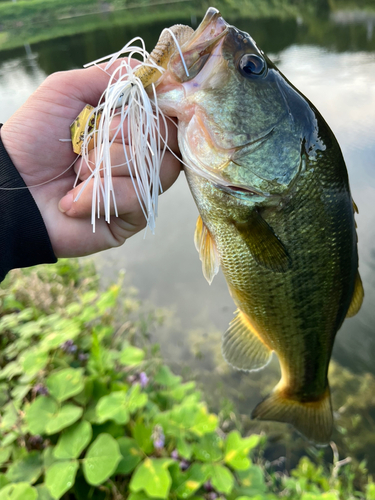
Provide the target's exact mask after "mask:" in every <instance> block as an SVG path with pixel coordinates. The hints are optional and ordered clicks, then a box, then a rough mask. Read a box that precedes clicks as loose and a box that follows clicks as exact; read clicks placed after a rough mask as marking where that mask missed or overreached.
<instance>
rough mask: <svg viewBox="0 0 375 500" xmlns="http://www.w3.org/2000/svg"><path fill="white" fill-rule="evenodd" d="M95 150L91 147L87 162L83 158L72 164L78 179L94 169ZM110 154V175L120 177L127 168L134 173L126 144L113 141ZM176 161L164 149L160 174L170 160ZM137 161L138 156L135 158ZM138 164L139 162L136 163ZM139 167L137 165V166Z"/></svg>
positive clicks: (131, 158)
mask: <svg viewBox="0 0 375 500" xmlns="http://www.w3.org/2000/svg"><path fill="white" fill-rule="evenodd" d="M97 152H98V151H97V150H95V149H93V150H91V151H90V153H89V159H88V162H86V161H85V160H84V159H83V158H81V159H79V160H78V161H77V162H76V163H75V165H74V171H75V173H76V174H77V175H78V178H79V180H81V181H85V180H86V179H88V178H89V177H90V176H91V175H92V172H93V171H94V170H95V163H96V158H95V155H96V154H97ZM110 155H111V166H112V167H111V174H112V177H121V176H129V175H130V174H129V170H130V169H131V171H132V172H133V173H134V162H133V157H132V152H131V151H130V149H129V147H128V146H123V145H122V144H117V143H113V144H112V146H111V148H110ZM173 158H174V159H175V160H176V162H178V161H179V160H178V158H177V157H176V156H174V154H172V153H170V152H169V151H166V153H165V155H164V158H163V163H162V165H161V175H162V172H163V170H164V169H165V168H169V167H168V165H169V164H170V163H171V162H172V164H173V166H174V163H175V162H174V160H173ZM137 160H138V161H139V158H137ZM138 165H139V164H138ZM166 165H167V166H166ZM138 169H139V167H138ZM100 176H101V177H103V176H104V170H103V169H101V171H100Z"/></svg>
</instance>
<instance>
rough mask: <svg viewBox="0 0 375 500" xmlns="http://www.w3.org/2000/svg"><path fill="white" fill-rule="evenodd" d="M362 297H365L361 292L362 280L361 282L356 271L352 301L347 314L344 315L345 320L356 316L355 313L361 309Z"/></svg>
mask: <svg viewBox="0 0 375 500" xmlns="http://www.w3.org/2000/svg"><path fill="white" fill-rule="evenodd" d="M364 295H365V293H364V291H363V285H362V280H361V277H360V275H359V272H358V271H357V276H356V278H355V285H354V292H353V297H352V301H351V303H350V306H349V309H348V312H347V313H346V317H347V318H351V317H352V316H355V315H356V314H357V312H358V311H359V310H360V309H361V305H362V302H363V297H364Z"/></svg>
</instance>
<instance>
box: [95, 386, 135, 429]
mask: <svg viewBox="0 0 375 500" xmlns="http://www.w3.org/2000/svg"><path fill="white" fill-rule="evenodd" d="M96 417H97V418H96V421H97V422H98V423H102V422H105V421H106V420H114V421H115V422H117V423H118V424H126V423H128V421H129V418H130V415H129V410H128V408H127V395H126V393H125V392H124V391H116V392H112V393H111V394H108V396H103V397H102V398H100V399H99V401H98V404H97V406H96Z"/></svg>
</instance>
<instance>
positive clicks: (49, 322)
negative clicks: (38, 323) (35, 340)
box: [40, 314, 81, 351]
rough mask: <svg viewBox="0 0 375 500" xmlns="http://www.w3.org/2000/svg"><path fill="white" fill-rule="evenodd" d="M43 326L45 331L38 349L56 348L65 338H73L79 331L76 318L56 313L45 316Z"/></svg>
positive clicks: (78, 323)
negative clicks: (62, 316) (45, 333)
mask: <svg viewBox="0 0 375 500" xmlns="http://www.w3.org/2000/svg"><path fill="white" fill-rule="evenodd" d="M45 327H46V329H47V331H51V330H52V332H51V333H47V335H45V336H44V337H43V340H42V342H41V344H40V349H42V350H45V351H49V350H51V349H57V348H58V347H60V345H61V344H63V343H64V342H66V341H67V340H73V339H75V337H77V335H78V334H79V333H80V331H81V328H80V322H79V321H77V320H76V319H69V318H61V317H60V316H59V315H58V314H53V315H52V314H51V315H50V316H48V317H47V318H45Z"/></svg>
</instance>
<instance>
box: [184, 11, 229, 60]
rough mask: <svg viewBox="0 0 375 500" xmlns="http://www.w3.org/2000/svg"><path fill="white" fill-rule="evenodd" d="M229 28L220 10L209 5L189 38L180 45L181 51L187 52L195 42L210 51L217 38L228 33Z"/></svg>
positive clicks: (219, 38) (217, 40)
mask: <svg viewBox="0 0 375 500" xmlns="http://www.w3.org/2000/svg"><path fill="white" fill-rule="evenodd" d="M229 28H230V25H229V24H228V23H227V22H226V21H225V20H224V19H223V17H222V15H221V14H220V12H219V11H218V10H217V9H215V7H210V8H209V9H208V10H207V12H206V14H205V16H204V18H203V20H202V22H201V23H200V25H199V26H198V28H197V29H196V30H195V31H194V33H193V35H192V37H191V39H190V40H189V41H188V42H186V43H185V44H184V45H183V46H182V51H183V52H187V51H188V50H189V49H191V48H192V47H194V46H195V45H196V44H200V45H201V47H202V48H205V49H206V50H210V51H212V49H213V48H214V47H215V46H216V44H217V43H218V42H219V40H221V39H222V38H223V37H224V36H225V35H226V34H227V33H228V29H229ZM202 38H203V41H202ZM205 38H206V39H205Z"/></svg>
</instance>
